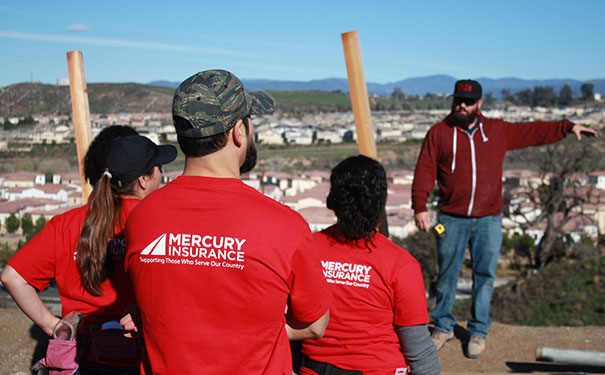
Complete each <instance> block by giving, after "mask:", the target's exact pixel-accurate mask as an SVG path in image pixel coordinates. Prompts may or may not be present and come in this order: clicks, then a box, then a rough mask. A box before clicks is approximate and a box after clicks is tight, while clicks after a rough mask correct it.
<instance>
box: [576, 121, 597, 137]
mask: <svg viewBox="0 0 605 375" xmlns="http://www.w3.org/2000/svg"><path fill="white" fill-rule="evenodd" d="M571 132H572V133H574V134H575V135H576V137H577V138H578V141H580V140H582V134H584V135H585V136H587V137H598V136H599V133H597V131H596V130H594V129H590V128H587V127H586V126H582V125H579V124H575V125H574V126H573V128H571Z"/></svg>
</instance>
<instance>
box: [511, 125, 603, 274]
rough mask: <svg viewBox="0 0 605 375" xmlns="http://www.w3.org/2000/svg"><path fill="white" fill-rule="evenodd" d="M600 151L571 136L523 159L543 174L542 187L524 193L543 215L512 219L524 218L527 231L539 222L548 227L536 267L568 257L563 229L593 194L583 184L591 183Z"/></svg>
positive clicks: (587, 141) (592, 143)
mask: <svg viewBox="0 0 605 375" xmlns="http://www.w3.org/2000/svg"><path fill="white" fill-rule="evenodd" d="M597 149H598V146H596V143H595V142H592V141H591V140H583V141H582V142H578V141H577V140H576V139H575V138H574V139H572V137H571V136H570V137H568V138H567V139H565V140H563V141H561V142H559V143H556V144H553V145H549V146H546V147H542V148H540V149H537V152H536V149H534V150H532V151H529V152H527V153H526V154H525V155H524V156H523V158H524V159H526V160H527V163H528V164H534V165H537V166H538V168H539V171H540V174H541V180H542V181H543V182H542V184H541V185H540V186H539V187H538V188H537V189H535V190H531V189H528V190H527V192H526V194H525V199H526V200H527V201H529V202H530V203H531V204H532V205H533V207H535V208H539V209H540V210H539V212H540V213H539V214H538V215H535V216H534V217H531V216H530V215H528V213H527V212H525V213H524V212H523V211H522V210H520V209H517V210H514V211H513V212H510V213H509V216H512V215H517V216H521V217H523V218H524V221H525V222H526V225H524V227H525V229H526V228H527V227H531V226H534V225H536V224H539V223H542V224H543V225H544V226H545V229H544V235H543V236H542V238H541V239H540V242H539V243H538V246H537V252H536V254H535V259H534V262H533V263H534V266H535V267H536V268H542V267H544V266H545V265H547V264H548V263H550V262H551V261H553V260H555V259H558V258H561V257H564V256H566V255H567V251H568V250H569V238H567V236H566V235H565V233H564V231H563V227H564V226H565V225H566V224H567V223H568V222H569V221H570V220H572V219H573V218H574V216H575V215H576V213H577V214H581V213H582V206H583V204H584V203H586V202H587V201H589V200H590V197H591V195H592V194H593V189H592V188H590V187H588V186H584V184H586V183H587V182H588V173H589V172H590V171H591V170H594V167H595V161H596V157H598V156H599V155H600V153H599V152H598V151H597ZM505 215H506V212H505Z"/></svg>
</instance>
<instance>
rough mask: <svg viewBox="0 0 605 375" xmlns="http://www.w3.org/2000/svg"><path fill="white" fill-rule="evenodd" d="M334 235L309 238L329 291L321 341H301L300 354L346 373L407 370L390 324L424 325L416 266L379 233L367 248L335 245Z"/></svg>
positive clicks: (423, 304) (327, 232) (423, 303)
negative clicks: (326, 324) (372, 244)
mask: <svg viewBox="0 0 605 375" xmlns="http://www.w3.org/2000/svg"><path fill="white" fill-rule="evenodd" d="M334 231H335V227H334V226H332V227H330V228H327V229H325V230H324V231H322V232H319V233H316V234H314V236H313V239H314V243H315V246H316V247H317V249H318V250H317V251H318V252H319V258H320V260H321V267H322V270H323V273H324V276H325V278H326V281H327V282H328V285H329V286H330V290H331V292H332V304H331V305H330V322H329V323H328V328H327V329H326V332H325V334H324V336H323V337H322V338H321V339H319V340H305V341H303V344H302V351H303V353H304V354H305V355H307V356H308V357H309V358H311V359H313V360H315V361H319V362H326V363H330V364H332V365H334V366H337V367H340V368H343V369H346V370H361V371H363V373H364V374H395V371H396V369H398V368H405V367H407V365H406V362H405V358H404V357H403V354H402V352H401V346H400V344H399V336H398V335H397V332H396V331H395V326H413V325H419V324H425V323H428V322H429V318H428V313H427V308H426V294H425V291H424V283H423V279H422V272H421V270H420V264H419V263H418V262H417V261H416V259H414V257H412V256H411V255H410V254H409V253H408V252H407V251H406V250H404V249H402V248H401V247H399V246H397V245H396V244H394V243H393V242H391V241H390V240H389V239H388V238H386V237H385V236H383V235H382V234H380V233H378V234H377V235H376V236H375V237H374V245H375V246H371V247H370V249H368V248H367V247H366V246H365V244H364V243H363V242H360V245H359V246H355V245H354V244H353V245H351V244H342V243H338V242H336V241H335V240H334V239H333V237H331V236H330V234H331V233H334ZM301 373H302V372H301Z"/></svg>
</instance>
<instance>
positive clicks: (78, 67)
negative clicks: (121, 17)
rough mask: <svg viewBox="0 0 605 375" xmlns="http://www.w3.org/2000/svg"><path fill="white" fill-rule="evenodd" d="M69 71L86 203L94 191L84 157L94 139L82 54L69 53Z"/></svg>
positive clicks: (73, 116) (75, 130)
mask: <svg viewBox="0 0 605 375" xmlns="http://www.w3.org/2000/svg"><path fill="white" fill-rule="evenodd" d="M67 69H68V70H69V92H70V95H71V108H72V118H73V122H74V132H75V134H76V151H77V154H78V167H79V170H80V182H81V183H82V200H83V202H86V201H87V200H88V196H89V195H90V193H91V191H92V187H91V186H90V183H89V182H88V180H87V179H86V176H85V175H84V156H86V151H87V150H88V146H89V145H90V142H91V139H92V131H91V128H90V108H89V105H88V89H87V88H86V78H85V77H84V59H83V57H82V52H80V51H71V52H67Z"/></svg>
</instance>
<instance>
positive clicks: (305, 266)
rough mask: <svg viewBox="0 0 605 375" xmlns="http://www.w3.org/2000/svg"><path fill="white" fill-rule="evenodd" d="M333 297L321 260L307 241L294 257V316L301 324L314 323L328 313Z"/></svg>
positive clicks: (292, 287)
mask: <svg viewBox="0 0 605 375" xmlns="http://www.w3.org/2000/svg"><path fill="white" fill-rule="evenodd" d="M331 296H332V295H331V294H330V290H329V289H328V283H326V280H325V278H324V276H323V273H322V267H321V263H320V261H319V258H317V256H316V254H315V251H314V250H313V248H312V247H311V241H310V240H309V241H306V245H305V246H302V247H299V248H298V250H296V252H295V253H294V256H293V257H292V274H291V275H290V307H291V308H292V315H293V316H294V318H295V319H296V320H299V321H301V322H314V321H316V320H317V319H319V318H321V317H322V316H323V315H324V314H325V313H326V311H328V308H329V305H330V300H331Z"/></svg>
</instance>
